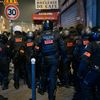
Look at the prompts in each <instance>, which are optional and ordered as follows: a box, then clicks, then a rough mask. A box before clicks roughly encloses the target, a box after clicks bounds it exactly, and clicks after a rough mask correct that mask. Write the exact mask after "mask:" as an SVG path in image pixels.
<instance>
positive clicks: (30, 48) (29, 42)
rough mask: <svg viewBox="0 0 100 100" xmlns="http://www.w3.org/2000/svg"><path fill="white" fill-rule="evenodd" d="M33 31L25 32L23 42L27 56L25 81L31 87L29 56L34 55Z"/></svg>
mask: <svg viewBox="0 0 100 100" xmlns="http://www.w3.org/2000/svg"><path fill="white" fill-rule="evenodd" d="M34 35H35V34H34V33H33V32H31V31H30V32H28V33H26V42H25V49H26V56H27V63H26V72H27V73H26V82H27V85H28V87H29V88H31V85H32V84H31V83H32V73H31V72H32V71H31V58H33V57H35V52H34V46H35V42H34V37H35V36H34Z"/></svg>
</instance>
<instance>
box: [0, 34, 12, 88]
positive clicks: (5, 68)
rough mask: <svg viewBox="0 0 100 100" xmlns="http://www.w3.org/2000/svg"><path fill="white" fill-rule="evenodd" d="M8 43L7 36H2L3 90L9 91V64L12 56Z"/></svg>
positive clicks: (1, 69)
mask: <svg viewBox="0 0 100 100" xmlns="http://www.w3.org/2000/svg"><path fill="white" fill-rule="evenodd" d="M8 49H9V47H8V45H7V41H5V36H4V35H0V79H1V83H2V89H3V90H5V89H8V83H9V79H8V77H9V63H10V56H9V52H8Z"/></svg>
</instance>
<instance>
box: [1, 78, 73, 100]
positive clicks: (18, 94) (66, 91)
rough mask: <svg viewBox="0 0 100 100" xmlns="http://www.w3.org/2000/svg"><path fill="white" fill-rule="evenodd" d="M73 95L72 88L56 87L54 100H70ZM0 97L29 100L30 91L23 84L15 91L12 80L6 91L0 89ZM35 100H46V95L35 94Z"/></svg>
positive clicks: (12, 99)
mask: <svg viewBox="0 0 100 100" xmlns="http://www.w3.org/2000/svg"><path fill="white" fill-rule="evenodd" d="M73 94H74V88H73V87H70V88H64V87H58V89H57V97H56V100H72V97H73ZM0 95H3V96H4V97H8V100H29V98H31V90H30V89H28V88H27V86H26V85H23V83H21V84H20V88H19V89H18V90H16V89H15V88H14V87H13V80H11V82H10V84H9V89H8V90H4V91H2V90H1V88H0ZM36 98H37V99H36V100H48V99H47V93H45V95H42V96H41V95H40V94H38V93H37V95H36Z"/></svg>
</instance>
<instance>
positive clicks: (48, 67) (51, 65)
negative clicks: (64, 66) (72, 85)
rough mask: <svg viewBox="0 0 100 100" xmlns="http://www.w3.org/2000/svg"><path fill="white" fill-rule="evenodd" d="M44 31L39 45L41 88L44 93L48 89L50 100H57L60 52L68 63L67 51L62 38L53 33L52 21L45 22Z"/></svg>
mask: <svg viewBox="0 0 100 100" xmlns="http://www.w3.org/2000/svg"><path fill="white" fill-rule="evenodd" d="M43 30H44V31H43V34H42V35H41V37H40V40H39V43H38V46H39V50H40V52H41V55H42V56H41V57H42V59H41V60H42V65H43V66H42V72H43V73H42V77H41V82H40V88H41V89H42V90H43V91H45V90H44V89H47V91H48V99H49V100H55V96H56V83H57V68H58V62H59V52H60V53H61V54H62V55H63V60H64V61H66V60H65V58H66V50H65V47H64V42H63V41H62V40H61V38H60V37H59V36H58V35H57V34H54V33H53V31H52V30H53V23H52V22H51V21H48V20H46V21H44V22H43Z"/></svg>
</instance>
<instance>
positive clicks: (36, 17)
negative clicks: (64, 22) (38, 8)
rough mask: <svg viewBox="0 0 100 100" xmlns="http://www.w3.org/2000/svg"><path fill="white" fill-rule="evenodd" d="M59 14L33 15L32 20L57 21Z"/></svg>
mask: <svg viewBox="0 0 100 100" xmlns="http://www.w3.org/2000/svg"><path fill="white" fill-rule="evenodd" d="M58 16H59V12H54V13H39V14H33V15H32V19H33V20H58Z"/></svg>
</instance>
